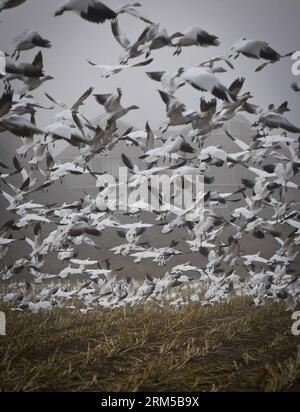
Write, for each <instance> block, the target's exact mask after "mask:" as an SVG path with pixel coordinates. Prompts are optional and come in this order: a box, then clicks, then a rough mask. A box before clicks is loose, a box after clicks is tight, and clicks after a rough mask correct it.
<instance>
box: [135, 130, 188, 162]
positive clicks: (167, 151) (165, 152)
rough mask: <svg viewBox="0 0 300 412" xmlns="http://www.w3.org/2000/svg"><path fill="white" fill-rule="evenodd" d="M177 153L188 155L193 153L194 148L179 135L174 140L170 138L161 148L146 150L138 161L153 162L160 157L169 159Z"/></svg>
mask: <svg viewBox="0 0 300 412" xmlns="http://www.w3.org/2000/svg"><path fill="white" fill-rule="evenodd" d="M178 152H184V153H190V154H191V153H194V152H195V150H194V148H193V147H192V146H191V145H190V144H188V143H187V142H186V141H185V139H184V137H183V136H181V135H180V136H177V137H175V138H173V137H170V138H169V139H168V140H167V141H166V143H164V144H163V145H162V146H161V147H157V148H155V149H151V150H148V152H146V153H145V154H144V155H142V156H140V159H148V158H150V159H154V160H155V159H157V158H160V157H163V158H169V159H171V156H172V154H177V153H178Z"/></svg>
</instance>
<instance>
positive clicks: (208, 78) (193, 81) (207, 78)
mask: <svg viewBox="0 0 300 412" xmlns="http://www.w3.org/2000/svg"><path fill="white" fill-rule="evenodd" d="M217 71H219V70H218V69H217ZM215 72H216V69H207V68H203V67H192V68H190V69H184V68H183V67H182V68H180V69H179V72H178V73H179V76H180V78H181V79H182V80H185V81H186V82H187V83H189V84H190V85H191V86H193V87H194V88H195V89H197V90H200V91H207V92H210V93H211V94H213V95H214V96H215V97H217V98H218V99H222V100H226V101H234V100H235V97H234V95H233V94H232V93H231V92H230V91H229V90H228V88H227V87H226V86H224V85H223V84H222V83H221V82H220V80H219V79H218V78H217V76H216V75H215V74H214V73H215Z"/></svg>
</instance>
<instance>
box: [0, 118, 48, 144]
mask: <svg viewBox="0 0 300 412" xmlns="http://www.w3.org/2000/svg"><path fill="white" fill-rule="evenodd" d="M2 128H4V129H6V130H9V131H10V132H11V133H13V134H14V135H16V136H18V137H29V138H33V137H34V135H36V134H43V131H42V130H40V129H39V128H38V127H37V126H36V125H35V124H33V123H31V122H30V121H29V120H27V119H25V118H24V117H22V116H18V115H16V114H12V113H9V114H7V115H6V116H3V117H1V118H0V130H1V129H2Z"/></svg>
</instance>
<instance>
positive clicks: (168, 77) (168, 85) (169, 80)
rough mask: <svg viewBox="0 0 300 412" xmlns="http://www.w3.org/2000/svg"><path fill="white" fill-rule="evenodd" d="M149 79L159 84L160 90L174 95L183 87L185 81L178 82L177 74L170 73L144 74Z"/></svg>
mask: <svg viewBox="0 0 300 412" xmlns="http://www.w3.org/2000/svg"><path fill="white" fill-rule="evenodd" d="M146 74H147V76H148V77H149V79H151V80H154V81H156V82H160V84H161V86H162V88H163V89H164V90H165V91H166V92H167V93H169V94H174V93H175V92H176V90H177V89H178V88H179V87H182V86H184V85H185V81H182V80H180V78H179V77H178V76H179V73H178V72H176V73H170V72H163V71H161V72H146Z"/></svg>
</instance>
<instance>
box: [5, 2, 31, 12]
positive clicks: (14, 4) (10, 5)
mask: <svg viewBox="0 0 300 412" xmlns="http://www.w3.org/2000/svg"><path fill="white" fill-rule="evenodd" d="M25 1H26V0H0V12H1V11H2V10H5V9H12V8H14V7H18V6H20V5H21V4H23V3H25Z"/></svg>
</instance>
